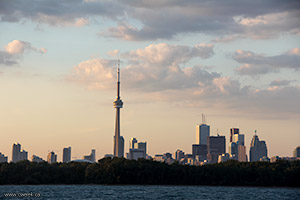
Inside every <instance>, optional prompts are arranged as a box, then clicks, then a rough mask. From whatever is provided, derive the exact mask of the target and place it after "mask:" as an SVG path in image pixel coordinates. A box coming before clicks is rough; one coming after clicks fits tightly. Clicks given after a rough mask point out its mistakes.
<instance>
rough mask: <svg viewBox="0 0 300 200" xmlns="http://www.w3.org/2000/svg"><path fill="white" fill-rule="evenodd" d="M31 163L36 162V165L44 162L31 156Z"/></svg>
mask: <svg viewBox="0 0 300 200" xmlns="http://www.w3.org/2000/svg"><path fill="white" fill-rule="evenodd" d="M31 162H37V163H40V162H44V160H43V159H42V158H40V157H38V156H36V155H32V156H31Z"/></svg>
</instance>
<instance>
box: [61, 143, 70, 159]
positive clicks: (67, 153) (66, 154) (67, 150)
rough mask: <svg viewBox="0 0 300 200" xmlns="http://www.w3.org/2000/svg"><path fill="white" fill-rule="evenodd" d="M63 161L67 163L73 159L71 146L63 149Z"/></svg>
mask: <svg viewBox="0 0 300 200" xmlns="http://www.w3.org/2000/svg"><path fill="white" fill-rule="evenodd" d="M62 160H63V163H67V162H70V161H71V147H67V148H64V149H63V159H62Z"/></svg>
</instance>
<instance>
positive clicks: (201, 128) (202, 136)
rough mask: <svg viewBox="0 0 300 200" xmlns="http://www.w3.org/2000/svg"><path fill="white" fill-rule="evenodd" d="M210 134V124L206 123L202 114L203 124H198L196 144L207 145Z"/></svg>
mask: <svg viewBox="0 0 300 200" xmlns="http://www.w3.org/2000/svg"><path fill="white" fill-rule="evenodd" d="M209 135H210V126H209V125H207V124H206V122H205V117H204V115H203V114H202V124H201V125H197V126H196V144H200V145H207V137H208V136H209Z"/></svg>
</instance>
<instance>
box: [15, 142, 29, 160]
mask: <svg viewBox="0 0 300 200" xmlns="http://www.w3.org/2000/svg"><path fill="white" fill-rule="evenodd" d="M21 160H28V152H27V151H25V150H24V149H23V150H22V151H21V144H19V143H14V144H13V146H12V162H18V161H21Z"/></svg>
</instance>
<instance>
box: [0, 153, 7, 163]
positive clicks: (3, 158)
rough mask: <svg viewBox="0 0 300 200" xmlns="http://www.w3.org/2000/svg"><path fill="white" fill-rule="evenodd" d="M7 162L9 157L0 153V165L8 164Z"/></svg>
mask: <svg viewBox="0 0 300 200" xmlns="http://www.w3.org/2000/svg"><path fill="white" fill-rule="evenodd" d="M6 162H7V156H5V155H4V154H2V153H0V163H6Z"/></svg>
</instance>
